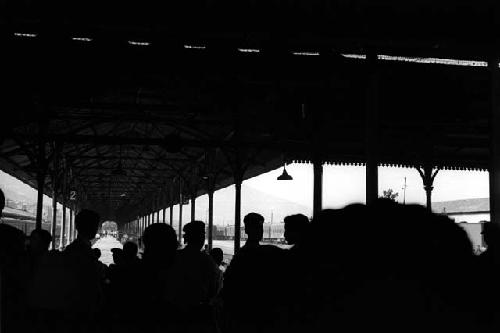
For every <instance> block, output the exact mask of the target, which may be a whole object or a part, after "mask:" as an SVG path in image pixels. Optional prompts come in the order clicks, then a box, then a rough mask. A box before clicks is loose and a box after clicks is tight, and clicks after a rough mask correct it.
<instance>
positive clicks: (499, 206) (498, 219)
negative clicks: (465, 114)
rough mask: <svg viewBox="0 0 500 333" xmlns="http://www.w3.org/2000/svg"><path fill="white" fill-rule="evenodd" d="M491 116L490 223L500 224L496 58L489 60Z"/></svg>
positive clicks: (499, 104) (499, 88)
mask: <svg viewBox="0 0 500 333" xmlns="http://www.w3.org/2000/svg"><path fill="white" fill-rule="evenodd" d="M488 65H489V70H490V77H491V92H490V94H491V114H490V117H491V118H490V140H491V141H490V168H489V185H490V221H491V222H494V223H500V100H499V94H500V77H499V75H500V74H499V69H498V57H493V58H492V59H490V61H489V63H488Z"/></svg>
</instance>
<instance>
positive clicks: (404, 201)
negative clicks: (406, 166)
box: [402, 177, 408, 205]
mask: <svg viewBox="0 0 500 333" xmlns="http://www.w3.org/2000/svg"><path fill="white" fill-rule="evenodd" d="M407 187H408V186H407V185H406V177H405V184H404V185H403V188H402V190H403V205H406V188H407Z"/></svg>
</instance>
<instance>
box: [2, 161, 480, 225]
mask: <svg viewBox="0 0 500 333" xmlns="http://www.w3.org/2000/svg"><path fill="white" fill-rule="evenodd" d="M286 168H287V171H288V173H289V174H290V175H291V176H292V177H293V180H290V181H278V180H276V178H277V177H278V176H279V175H280V174H281V172H282V168H279V169H277V170H273V171H270V172H268V173H265V174H262V175H260V176H257V177H254V178H251V179H248V180H246V181H245V182H244V186H247V187H252V188H255V189H257V190H259V191H262V192H265V193H267V194H270V195H272V196H275V197H278V198H283V199H286V200H289V201H292V202H295V203H297V204H300V205H303V206H306V207H307V208H309V209H310V212H304V213H306V214H310V213H311V211H312V197H313V171H312V165H311V164H291V165H288V166H287V167H286ZM405 177H406V183H407V189H406V202H407V203H420V204H424V203H425V192H424V190H423V185H422V180H421V178H420V175H419V174H418V172H417V171H416V170H415V169H409V168H393V167H390V168H389V167H380V168H379V193H380V194H382V191H383V190H387V189H389V188H391V189H393V190H394V191H395V192H398V193H399V197H398V201H400V202H402V200H403V190H402V188H403V185H404V178H405ZM5 186H8V187H9V188H11V189H12V188H15V189H16V191H18V193H19V192H21V193H22V194H23V195H25V196H26V197H29V198H30V199H31V200H33V202H35V201H36V191H35V190H34V189H33V188H31V187H29V186H28V185H26V184H24V183H22V182H20V181H19V180H17V179H15V178H13V177H11V176H9V175H8V174H5V173H3V172H1V171H0V187H1V188H4V187H5ZM228 192H230V193H231V196H228V195H225V196H223V194H224V193H225V194H228ZM232 193H234V186H229V187H227V188H224V189H221V190H220V191H218V192H216V194H215V196H214V203H215V207H216V208H217V205H222V204H231V205H232V204H233V203H232V202H231V203H228V202H220V200H218V199H217V198H218V197H219V198H222V197H231V198H232V195H233V194H232ZM488 196H489V188H488V172H480V171H444V170H442V171H440V172H439V174H438V175H437V177H436V179H435V182H434V191H433V201H447V200H458V199H468V198H487V197H488ZM244 198H245V196H244V194H243V200H244ZM364 200H365V168H364V167H361V166H334V165H325V167H324V171H323V207H324V208H338V207H343V206H345V205H346V204H349V203H354V202H364ZM207 201H208V199H207V196H206V195H205V196H202V197H199V198H198V199H197V206H198V205H200V206H205V205H207V204H206V202H207ZM50 203H51V199H50V198H48V197H47V196H45V198H44V204H50ZM243 206H245V203H244V202H243ZM59 208H60V207H59ZM257 208H258V207H244V209H247V210H252V209H257ZM274 209H275V210H279V207H275V208H274ZM215 211H217V209H215ZM168 214H169V211H168V209H167V220H168ZM183 216H185V218H183V220H184V221H187V220H188V219H189V218H190V205H187V206H183ZM162 217H163V214H160V219H162ZM196 217H197V218H198V219H201V220H206V211H202V209H199V210H197V214H196ZM174 218H175V219H177V218H178V206H175V208H174ZM230 219H231V216H223V217H220V219H219V220H218V219H217V217H216V218H215V223H216V224H227V223H230V221H227V220H230ZM266 219H267V217H266Z"/></svg>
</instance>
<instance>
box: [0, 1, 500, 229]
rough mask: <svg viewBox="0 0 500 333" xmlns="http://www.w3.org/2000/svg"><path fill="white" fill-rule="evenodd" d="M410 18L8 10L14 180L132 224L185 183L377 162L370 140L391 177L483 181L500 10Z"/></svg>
mask: <svg viewBox="0 0 500 333" xmlns="http://www.w3.org/2000/svg"><path fill="white" fill-rule="evenodd" d="M411 3H412V4H411V5H408V4H406V2H402V1H389V0H386V1H319V0H307V1H292V0H289V1H272V0H270V1H210V0H205V1H189V0H186V1H171V2H161V4H160V3H158V2H157V1H136V2H134V3H128V2H121V1H111V2H109V1H105V2H103V1H88V0H87V1H70V2H63V1H56V2H50V3H46V2H40V1H29V0H26V1H14V2H8V3H7V2H1V3H0V10H1V12H2V14H1V16H0V29H1V34H0V42H1V43H2V58H3V60H2V65H1V68H2V71H1V76H0V80H2V82H3V84H2V86H3V88H2V92H1V93H0V96H1V97H2V98H1V101H2V104H1V108H2V111H1V114H2V116H3V119H2V120H1V121H0V126H1V131H0V134H1V146H0V168H1V169H2V170H4V171H6V172H8V173H10V174H11V175H13V176H15V177H17V178H19V179H21V180H23V181H25V182H27V183H28V184H30V185H32V186H33V187H35V188H36V187H37V184H38V183H37V174H38V173H39V172H40V170H43V169H44V167H47V174H46V181H45V191H46V193H47V194H49V195H51V192H52V187H51V186H52V179H53V178H54V177H52V176H53V175H54V174H57V177H56V180H57V179H59V180H60V179H61V177H67V179H68V188H69V189H74V190H75V191H76V193H77V197H78V200H80V201H81V202H85V203H86V205H89V206H92V207H95V208H97V209H99V210H100V211H101V212H110V211H114V212H120V214H119V216H118V217H117V219H116V220H117V221H128V219H131V218H133V217H134V216H137V215H138V214H139V213H140V212H141V211H142V210H143V209H144V207H145V206H146V205H149V206H148V208H150V203H151V202H153V201H154V200H157V199H158V198H159V199H158V200H157V201H155V202H158V206H157V207H156V208H162V207H163V206H164V205H165V204H166V203H167V202H168V201H174V202H177V201H178V198H179V195H178V191H179V185H178V184H179V182H180V181H182V182H183V184H184V186H183V191H184V192H185V194H186V195H187V196H188V197H189V196H192V195H195V194H196V195H200V194H203V193H205V192H206V191H207V188H208V187H209V186H208V185H210V182H212V184H211V185H212V186H213V187H214V188H215V189H218V188H221V187H224V186H227V185H230V184H231V183H233V180H234V175H235V173H236V174H239V173H240V171H244V173H243V178H248V177H252V176H256V175H258V174H261V173H263V172H266V171H269V170H272V169H275V168H277V167H279V166H280V165H282V164H283V163H284V162H290V161H294V160H296V161H310V160H313V159H318V158H319V159H321V160H322V161H325V162H330V163H364V162H365V161H366V155H367V151H366V147H367V142H369V141H370V140H369V138H368V137H367V133H369V132H370V130H369V129H370V127H373V126H375V127H377V131H376V133H377V147H378V148H377V160H378V161H379V163H380V164H386V165H399V166H415V165H417V166H418V165H421V164H423V163H431V164H432V165H433V166H436V167H441V168H457V169H476V170H486V169H488V166H489V161H490V156H489V145H490V131H489V124H490V122H489V118H490V114H491V105H490V104H491V103H490V100H491V84H490V81H491V70H490V69H489V68H488V67H487V62H488V61H494V62H498V60H497V58H496V55H497V54H498V53H499V51H500V50H499V44H498V39H499V33H500V29H499V28H500V27H499V22H500V20H498V17H499V16H498V15H499V7H500V5H499V4H498V3H497V2H496V1H484V2H480V3H478V2H477V1H472V0H470V1H443V2H439V3H436V2H435V1H430V0H428V1H413V2H411ZM492 59H493V60H492ZM367 110H371V111H370V112H373V110H375V114H376V118H374V119H375V120H376V121H375V122H373V123H372V122H371V121H368V122H367V120H366V119H373V118H369V117H367ZM42 147H43V148H42ZM54 170H57V171H54ZM153 199H154V200H153ZM162 205H163V206H162Z"/></svg>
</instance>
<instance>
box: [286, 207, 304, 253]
mask: <svg viewBox="0 0 500 333" xmlns="http://www.w3.org/2000/svg"><path fill="white" fill-rule="evenodd" d="M284 222H285V234H284V237H285V240H286V241H287V243H288V244H289V245H295V246H294V247H299V246H302V245H303V243H304V240H305V239H306V237H307V233H308V232H309V219H308V218H307V216H305V215H302V214H295V215H290V216H287V217H285V220H284Z"/></svg>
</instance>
